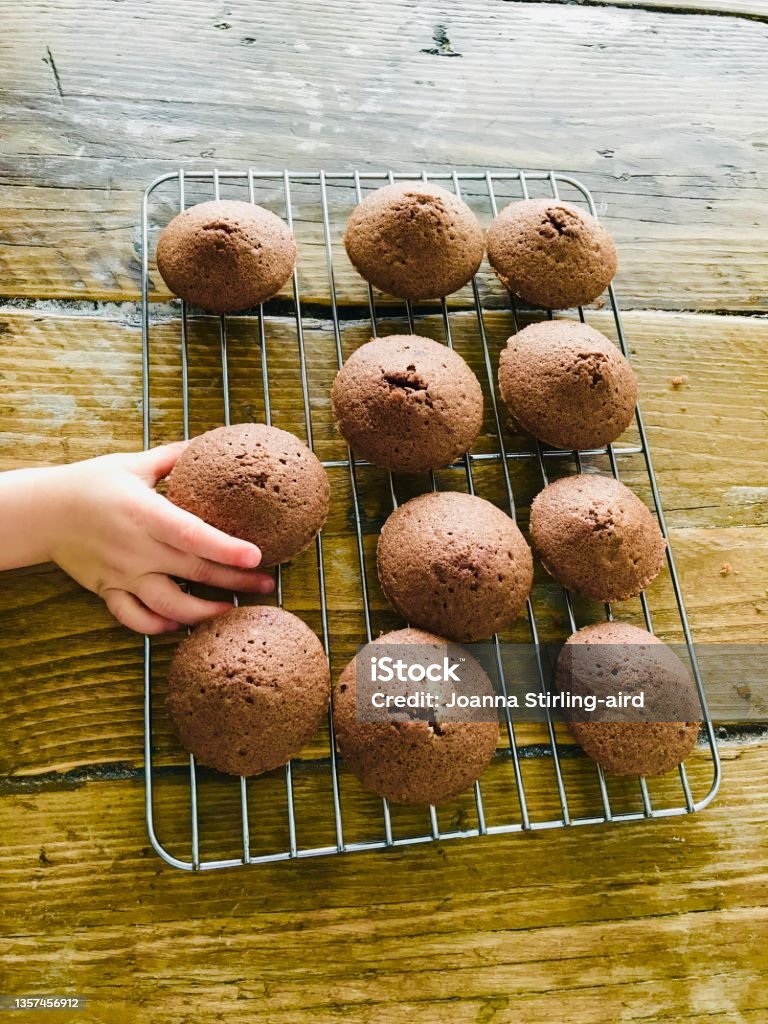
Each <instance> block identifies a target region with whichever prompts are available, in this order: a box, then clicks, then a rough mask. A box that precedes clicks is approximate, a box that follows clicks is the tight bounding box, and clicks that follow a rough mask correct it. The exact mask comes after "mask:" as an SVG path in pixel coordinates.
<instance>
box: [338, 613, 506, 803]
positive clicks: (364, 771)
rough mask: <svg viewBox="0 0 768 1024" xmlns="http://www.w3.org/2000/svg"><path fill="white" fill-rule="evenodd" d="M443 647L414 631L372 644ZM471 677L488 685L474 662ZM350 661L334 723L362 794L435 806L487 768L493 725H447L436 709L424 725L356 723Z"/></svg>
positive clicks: (342, 679)
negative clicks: (362, 791) (361, 785)
mask: <svg viewBox="0 0 768 1024" xmlns="http://www.w3.org/2000/svg"><path fill="white" fill-rule="evenodd" d="M447 642H448V641H446V640H444V639H442V638H441V637H439V636H434V635H432V634H431V633H424V632H422V631H421V630H417V629H401V630H397V631H395V632H393V633H387V634H386V635H384V636H381V637H379V638H378V639H377V640H374V641H373V644H375V645H376V644H396V645H401V644H420V645H433V646H434V648H435V654H436V657H438V658H439V657H441V656H442V653H443V652H444V651H445V649H446V647H445V645H446V644H447ZM466 657H467V658H468V659H469V660H470V661H471V662H473V663H474V665H473V666H472V669H473V671H475V672H476V673H477V674H479V675H481V676H482V677H484V679H485V683H486V684H487V688H488V690H489V692H492V688H491V684H490V680H488V677H487V676H486V675H485V673H484V672H483V670H482V668H481V667H480V665H479V664H477V662H475V659H474V658H471V656H470V655H468V654H467V655H466ZM356 697H357V677H356V664H355V659H354V658H353V659H352V661H350V663H349V664H348V665H347V667H346V668H345V669H344V671H343V672H342V674H341V676H340V678H339V681H338V684H337V685H336V687H335V689H334V699H333V723H334V729H335V733H336V740H337V742H338V745H339V750H340V751H341V754H342V757H343V758H344V761H345V762H346V764H348V765H349V767H350V769H351V770H352V772H353V773H354V774H355V775H356V776H357V778H358V779H359V780H360V782H361V783H362V784H363V785H364V786H365V788H366V789H369V790H371V791H372V792H373V793H376V794H378V795H379V796H382V797H386V798H387V799H388V800H393V801H395V802H396V803H401V804H439V803H442V802H443V801H445V800H449V799H451V797H454V796H456V795H457V794H458V793H461V792H463V791H464V790H465V789H468V788H469V787H470V786H471V785H472V784H473V783H474V782H475V780H476V779H477V778H479V776H480V775H481V774H482V772H483V771H484V770H485V768H486V767H487V766H488V764H489V763H490V760H491V758H492V757H493V753H494V751H495V749H496V746H497V744H498V741H499V726H498V723H497V722H496V721H488V722H476V721H457V720H451V718H450V717H449V716H448V714H447V713H443V712H442V711H441V710H440V709H435V710H434V711H429V712H428V716H429V717H425V718H423V719H420V718H413V719H410V720H407V721H387V722H384V721H381V722H378V721H377V722H367V721H360V717H359V714H358V708H357V701H356Z"/></svg>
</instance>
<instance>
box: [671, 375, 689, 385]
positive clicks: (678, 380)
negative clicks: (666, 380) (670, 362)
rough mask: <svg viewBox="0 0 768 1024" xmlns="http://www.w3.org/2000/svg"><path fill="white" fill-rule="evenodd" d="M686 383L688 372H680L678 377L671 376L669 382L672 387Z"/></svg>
mask: <svg viewBox="0 0 768 1024" xmlns="http://www.w3.org/2000/svg"><path fill="white" fill-rule="evenodd" d="M687 383H688V374H687V373H681V374H680V375H679V376H678V377H673V378H672V381H671V384H672V387H673V388H681V387H683V385H684V384H687Z"/></svg>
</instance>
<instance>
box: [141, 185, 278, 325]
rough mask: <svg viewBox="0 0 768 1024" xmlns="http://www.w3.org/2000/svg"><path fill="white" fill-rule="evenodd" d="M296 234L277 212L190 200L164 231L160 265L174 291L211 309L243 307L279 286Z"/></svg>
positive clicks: (254, 303)
mask: <svg viewBox="0 0 768 1024" xmlns="http://www.w3.org/2000/svg"><path fill="white" fill-rule="evenodd" d="M295 262H296V240H295V239H294V237H293V232H292V231H291V229H290V228H289V227H288V225H287V224H286V223H285V221H282V220H280V218H279V217H276V216H275V214H274V213H270V211H269V210H265V209H264V208H263V207H262V206H254V204H253V203H241V202H237V201H234V200H230V199H217V200H215V201H213V202H210V203H200V204H199V205H198V206H190V208H189V209H188V210H185V211H184V212H183V213H180V214H179V215H178V216H177V217H174V218H173V220H172V221H171V222H170V224H168V225H167V226H166V227H165V228H164V229H163V231H162V233H161V235H160V238H159V239H158V242H157V269H158V270H159V271H160V276H161V277H162V279H163V280H164V281H165V283H166V284H167V285H168V287H169V288H170V290H171V291H172V292H173V293H174V295H178V296H180V297H181V298H182V299H186V301H187V302H190V303H192V305H194V306H200V307H202V308H203V309H207V310H210V311H211V312H212V313H238V312H240V311H241V310H244V309H250V307H251V306H257V305H258V304H259V303H260V302H266V300H267V299H269V298H271V297H272V296H273V295H274V294H275V293H276V292H279V291H280V289H281V288H282V287H283V285H284V284H285V282H286V281H287V280H288V278H289V277H290V276H291V274H292V273H293V267H294V264H295Z"/></svg>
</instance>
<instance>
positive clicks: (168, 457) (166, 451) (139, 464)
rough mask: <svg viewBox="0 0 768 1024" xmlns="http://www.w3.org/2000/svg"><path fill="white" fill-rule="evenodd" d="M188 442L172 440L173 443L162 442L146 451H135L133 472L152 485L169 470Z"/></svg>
mask: <svg viewBox="0 0 768 1024" xmlns="http://www.w3.org/2000/svg"><path fill="white" fill-rule="evenodd" d="M188 444H189V441H174V442H173V444H162V445H160V446H159V447H157V448H150V449H149V450H148V451H146V452H137V453H136V455H135V456H134V459H135V462H134V467H135V468H134V472H135V473H136V475H137V476H139V477H141V479H142V480H145V481H146V482H147V483H148V484H150V485H151V486H152V487H154V485H155V484H156V483H157V481H158V480H161V479H162V478H163V477H164V476H167V475H168V474H169V473H170V472H171V470H172V469H173V467H174V466H175V465H176V463H177V461H178V459H179V456H180V455H181V454H182V452H183V451H184V449H185V448H186V447H187V445H188Z"/></svg>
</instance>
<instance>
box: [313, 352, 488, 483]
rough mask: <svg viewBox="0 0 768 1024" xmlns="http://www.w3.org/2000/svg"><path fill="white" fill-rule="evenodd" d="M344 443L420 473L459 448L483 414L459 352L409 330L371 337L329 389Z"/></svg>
mask: <svg viewBox="0 0 768 1024" xmlns="http://www.w3.org/2000/svg"><path fill="white" fill-rule="evenodd" d="M331 401H332V404H333V417H334V419H335V420H336V425H337V427H338V428H339V431H340V432H341V434H342V435H343V436H344V438H345V439H346V441H347V443H348V444H349V446H350V447H351V448H352V449H353V450H354V451H355V452H356V453H357V454H358V455H361V456H362V457H363V458H365V459H368V460H369V461H370V462H373V463H375V465H377V466H383V467H384V469H389V470H392V472H394V473H424V472H426V471H427V470H428V469H437V468H438V467H439V466H447V465H448V464H449V463H451V462H453V461H454V460H455V459H457V458H458V457H459V456H460V455H463V454H464V452H465V451H467V449H468V448H471V447H472V444H473V442H474V440H475V438H476V437H477V435H478V433H479V431H480V427H481V425H482V421H483V393H482V390H481V389H480V384H479V383H478V381H477V377H475V375H474V373H472V371H471V370H470V368H469V367H468V366H467V364H466V363H465V362H464V360H463V359H462V358H461V356H460V355H459V354H458V353H457V352H454V351H453V350H452V349H449V348H447V347H446V346H445V345H440V344H439V343H438V342H436V341H431V340H430V339H429V338H420V337H418V336H417V335H415V334H408V335H400V334H397V335H393V336H391V337H389V338H374V339H373V340H372V341H369V342H368V343H367V344H365V345H361V346H360V348H359V349H357V351H355V352H353V354H352V355H351V356H350V357H349V359H348V360H347V362H346V363H345V364H344V366H343V368H342V369H341V370H340V371H339V373H338V374H337V376H336V380H335V381H334V383H333V389H332V391H331Z"/></svg>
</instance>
